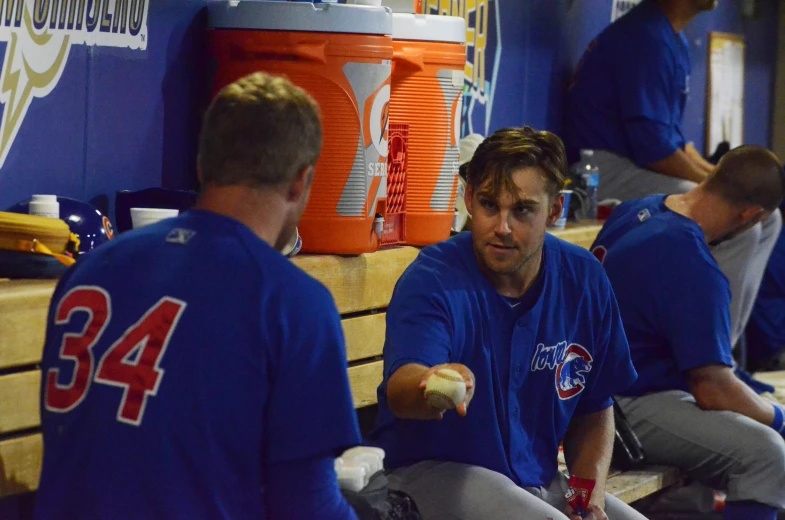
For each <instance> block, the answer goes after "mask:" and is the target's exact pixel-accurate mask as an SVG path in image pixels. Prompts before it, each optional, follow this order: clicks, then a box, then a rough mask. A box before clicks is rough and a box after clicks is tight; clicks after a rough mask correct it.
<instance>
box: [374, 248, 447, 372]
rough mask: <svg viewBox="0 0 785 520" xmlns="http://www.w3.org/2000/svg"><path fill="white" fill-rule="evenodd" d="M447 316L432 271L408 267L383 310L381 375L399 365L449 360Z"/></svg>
mask: <svg viewBox="0 0 785 520" xmlns="http://www.w3.org/2000/svg"><path fill="white" fill-rule="evenodd" d="M450 324H451V318H450V312H449V307H448V303H447V301H446V292H445V291H444V289H442V287H441V284H440V283H439V282H438V280H436V279H435V278H434V277H433V275H432V274H430V273H428V272H426V271H425V270H424V269H421V268H419V267H418V266H417V265H416V264H415V265H413V266H411V267H410V268H409V269H408V270H407V271H406V272H405V273H404V274H403V276H401V278H400V279H399V281H398V284H397V286H396V287H395V292H394V294H393V297H392V299H391V300H390V306H389V307H388V309H387V331H386V335H385V341H384V376H385V379H387V378H389V376H391V375H392V374H393V373H394V372H395V371H396V370H398V369H399V368H400V367H402V366H403V365H406V364H409V363H416V364H419V365H424V366H427V367H432V366H435V365H440V364H442V363H449V362H450V354H451V351H452V347H451V345H452V338H451V333H450V331H451V330H452V327H451V325H450Z"/></svg>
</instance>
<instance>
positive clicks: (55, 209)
mask: <svg viewBox="0 0 785 520" xmlns="http://www.w3.org/2000/svg"><path fill="white" fill-rule="evenodd" d="M28 212H29V213H30V214H31V215H38V216H39V217H49V218H60V203H59V202H57V195H33V199H32V200H31V201H30V207H29V209H28Z"/></svg>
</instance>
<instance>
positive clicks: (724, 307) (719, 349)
mask: <svg viewBox="0 0 785 520" xmlns="http://www.w3.org/2000/svg"><path fill="white" fill-rule="evenodd" d="M707 254H708V253H707ZM665 267H667V268H669V269H670V270H671V272H670V273H669V275H668V276H661V277H660V279H661V283H662V287H663V290H662V292H661V297H660V298H659V300H658V302H657V304H658V305H657V310H658V316H657V317H656V319H657V322H658V323H659V324H660V326H661V327H662V331H663V337H664V340H665V341H666V342H667V344H668V347H669V348H670V350H671V352H672V354H673V358H674V359H675V360H676V364H677V366H678V367H679V370H681V371H682V372H685V371H688V370H690V369H693V368H698V367H700V366H704V365H711V364H720V365H727V366H733V360H732V358H731V343H730V298H731V296H730V286H729V285H728V280H727V278H725V275H723V274H722V272H720V270H719V269H718V268H717V266H716V265H711V264H710V263H709V262H707V261H705V260H704V259H703V258H702V257H701V256H699V255H686V256H685V257H683V258H680V259H679V262H678V263H677V262H670V263H669V265H668V266H663V268H665Z"/></svg>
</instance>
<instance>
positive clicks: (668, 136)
mask: <svg viewBox="0 0 785 520" xmlns="http://www.w3.org/2000/svg"><path fill="white" fill-rule="evenodd" d="M618 52H619V54H618V60H619V63H618V67H617V68H616V70H617V71H618V74H617V77H616V81H618V83H619V90H618V91H619V93H620V99H619V103H620V109H621V119H622V121H623V124H624V132H625V136H626V138H627V141H628V143H629V146H630V150H631V153H632V155H633V156H632V157H631V159H632V160H633V161H635V162H636V163H637V164H639V165H640V166H646V165H648V164H651V163H653V162H656V161H659V160H661V159H665V158H666V157H668V156H669V155H672V154H673V153H674V152H675V151H676V150H677V149H678V148H679V143H680V142H681V139H682V138H681V135H680V134H679V133H674V132H673V131H672V122H673V120H674V112H675V111H676V109H677V107H678V100H675V99H673V91H674V90H673V89H674V84H675V81H676V80H675V78H674V77H673V63H672V59H671V57H670V54H669V52H670V51H669V49H668V48H667V46H665V45H663V44H662V43H661V42H659V41H657V40H656V39H654V38H651V37H643V38H637V39H634V40H631V41H630V42H629V44H625V45H623V46H621V48H619V50H618Z"/></svg>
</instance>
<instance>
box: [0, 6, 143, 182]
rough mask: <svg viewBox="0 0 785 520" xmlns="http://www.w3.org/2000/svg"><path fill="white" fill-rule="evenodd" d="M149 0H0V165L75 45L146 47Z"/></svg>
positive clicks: (53, 83)
mask: <svg viewBox="0 0 785 520" xmlns="http://www.w3.org/2000/svg"><path fill="white" fill-rule="evenodd" d="M149 2H150V0H5V1H0V41H3V42H6V50H5V59H4V60H3V65H2V73H0V102H1V103H2V104H3V116H2V122H0V167H2V166H3V164H5V160H6V158H7V157H8V152H9V151H10V150H11V147H12V146H13V144H14V140H15V139H16V135H17V134H18V133H19V128H20V127H21V126H22V123H23V121H24V119H25V115H27V110H28V109H29V108H30V105H31V104H32V102H33V100H34V99H35V98H43V97H46V96H48V95H49V94H50V93H51V92H52V91H53V90H54V88H55V87H56V86H57V83H58V81H60V77H61V76H62V74H63V70H64V68H65V65H66V63H67V62H68V55H69V53H70V51H71V46H73V45H100V46H105V47H127V48H129V49H133V50H145V49H146V48H147V18H148V13H149Z"/></svg>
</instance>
